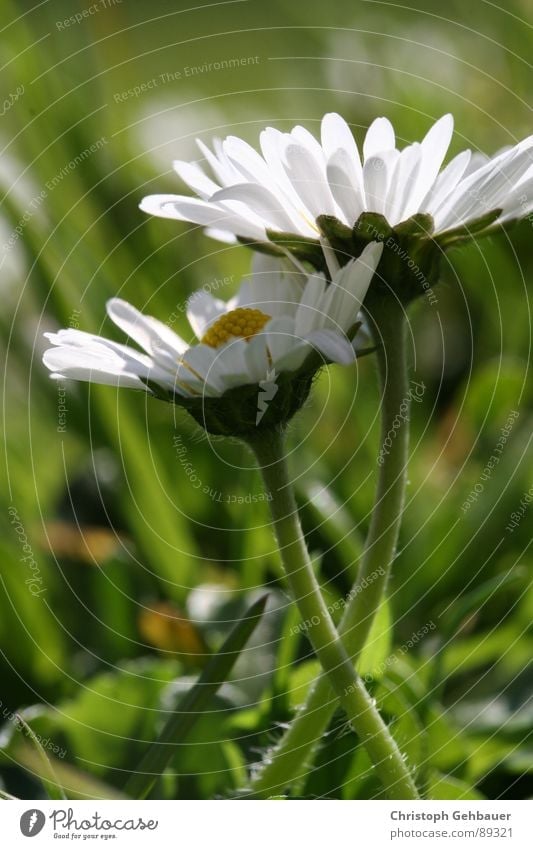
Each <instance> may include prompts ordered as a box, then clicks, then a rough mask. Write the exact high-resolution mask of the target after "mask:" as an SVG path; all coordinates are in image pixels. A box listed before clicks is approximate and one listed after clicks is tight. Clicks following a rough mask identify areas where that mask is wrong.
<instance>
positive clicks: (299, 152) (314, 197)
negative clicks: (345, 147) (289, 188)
mask: <svg viewBox="0 0 533 849" xmlns="http://www.w3.org/2000/svg"><path fill="white" fill-rule="evenodd" d="M285 167H286V171H287V176H288V177H289V179H290V181H291V183H292V185H293V187H294V190H295V191H296V192H297V194H298V196H299V197H300V199H301V201H302V203H303V204H304V206H305V207H306V209H308V210H309V212H310V214H311V216H312V218H313V219H315V218H317V217H318V216H319V215H337V214H338V208H337V207H336V205H335V201H334V200H333V195H332V194H331V190H330V188H329V185H328V183H327V180H326V178H325V176H324V173H323V170H322V169H321V168H320V167H319V165H318V164H317V162H316V160H315V158H314V157H313V156H312V155H311V153H310V152H309V151H308V150H307V149H306V148H305V147H303V146H301V145H296V144H289V145H288V146H287V149H286V151H285Z"/></svg>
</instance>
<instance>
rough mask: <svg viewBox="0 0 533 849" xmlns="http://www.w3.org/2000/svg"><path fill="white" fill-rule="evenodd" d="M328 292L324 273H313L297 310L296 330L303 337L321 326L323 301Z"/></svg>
mask: <svg viewBox="0 0 533 849" xmlns="http://www.w3.org/2000/svg"><path fill="white" fill-rule="evenodd" d="M325 292H326V278H325V277H324V275H323V274H311V275H310V276H309V280H308V281H307V284H306V286H305V289H304V291H303V294H302V297H301V301H300V305H299V307H298V310H297V312H296V319H295V325H294V326H295V332H296V335H297V336H298V337H299V338H303V337H304V336H307V335H308V334H309V333H311V331H312V330H314V329H315V328H317V327H319V326H320V325H321V322H322V320H323V313H322V301H323V299H324V295H325Z"/></svg>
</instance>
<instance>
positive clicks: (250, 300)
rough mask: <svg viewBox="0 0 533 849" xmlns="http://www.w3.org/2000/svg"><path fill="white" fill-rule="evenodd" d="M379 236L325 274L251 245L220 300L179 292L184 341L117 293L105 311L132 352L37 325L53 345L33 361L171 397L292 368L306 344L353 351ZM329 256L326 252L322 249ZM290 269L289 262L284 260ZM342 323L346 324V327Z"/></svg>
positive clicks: (325, 357)
mask: <svg viewBox="0 0 533 849" xmlns="http://www.w3.org/2000/svg"><path fill="white" fill-rule="evenodd" d="M381 251H382V245H380V244H377V243H375V242H374V243H372V244H370V245H368V247H367V248H366V249H365V251H364V252H363V254H362V255H361V257H360V258H359V259H357V260H352V261H351V262H349V263H348V264H347V265H346V266H344V268H342V269H340V268H338V266H335V267H334V268H333V274H332V280H331V282H328V281H327V279H326V277H325V276H324V275H323V274H311V275H307V274H305V273H304V272H303V270H302V269H301V268H300V267H298V268H297V269H296V270H293V271H292V273H287V271H280V262H279V261H278V260H275V259H272V258H270V257H264V256H261V255H257V256H256V257H255V261H254V273H253V274H252V275H251V277H250V279H248V280H245V281H244V282H243V283H242V285H241V287H240V290H239V292H238V294H237V295H236V296H235V297H234V298H232V299H231V300H229V301H223V300H219V299H217V298H214V297H213V296H212V295H210V294H208V293H206V292H205V291H200V292H197V293H196V294H195V295H194V296H192V297H191V298H190V299H189V302H188V309H187V317H188V319H189V323H190V325H191V327H192V329H193V331H194V333H195V335H196V337H197V339H198V342H195V343H194V344H192V345H188V344H187V342H185V341H184V340H183V339H182V338H181V337H180V336H178V335H177V334H176V333H174V331H173V330H171V329H170V328H169V327H168V326H167V325H166V324H163V323H162V322H160V321H158V320H157V319H155V318H151V317H149V316H144V315H142V314H141V313H140V312H139V311H138V310H137V309H135V307H133V306H131V305H130V304H128V303H126V302H125V301H123V300H120V299H118V298H113V299H112V300H110V301H109V302H108V304H107V312H108V315H109V317H110V318H111V320H112V321H113V322H114V323H115V324H116V325H117V326H118V327H120V329H121V330H123V331H124V333H126V334H127V336H128V337H129V339H131V340H133V341H134V342H136V343H137V345H139V347H140V348H141V349H142V352H141V351H140V350H138V349H137V348H133V347H131V346H130V345H122V344H119V343H117V342H113V341H111V340H110V339H106V338H105V337H102V336H95V335H92V334H91V333H85V332H83V331H80V330H74V329H68V330H60V331H59V332H58V333H46V334H45V336H46V337H47V338H48V339H49V340H50V342H51V343H52V345H53V347H51V348H49V349H48V350H46V351H45V353H44V355H43V361H44V364H45V366H46V367H47V368H48V369H50V371H51V372H52V375H51V376H52V377H53V378H55V379H57V380H65V379H68V378H72V379H74V380H82V381H90V382H94V383H103V384H111V385H114V386H125V387H130V388H132V389H141V390H144V391H146V392H153V393H154V394H156V395H163V396H164V397H168V398H169V400H174V401H176V402H177V403H179V402H180V401H179V399H180V398H181V399H194V398H217V397H220V396H222V395H223V394H224V393H225V392H227V391H228V390H231V389H234V388H236V387H239V386H246V385H251V384H258V383H260V382H261V381H265V380H266V379H268V377H269V376H270V378H271V376H272V374H273V373H275V374H276V375H282V374H284V373H293V372H296V371H298V370H299V369H300V368H301V367H305V366H306V362H307V361H308V360H307V358H308V357H310V356H313V352H314V354H315V356H316V354H318V355H319V362H318V363H317V366H315V370H316V367H318V366H319V365H321V364H323V363H324V362H332V363H342V364H348V363H351V362H353V360H354V359H355V349H354V344H353V340H352V338H351V335H353V330H354V326H355V325H356V324H357V321H358V314H359V310H360V308H361V304H362V301H363V298H364V297H365V294H366V291H367V289H368V286H369V284H370V281H371V279H372V276H373V274H374V271H375V269H376V267H377V264H378V262H379V259H380V256H381ZM329 262H330V264H331V263H332V262H334V260H333V258H332V257H329ZM293 269H294V266H293ZM351 331H352V333H351Z"/></svg>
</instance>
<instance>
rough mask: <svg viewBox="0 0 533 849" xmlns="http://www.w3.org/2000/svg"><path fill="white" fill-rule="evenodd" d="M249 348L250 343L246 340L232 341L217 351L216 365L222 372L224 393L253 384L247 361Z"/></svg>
mask: <svg viewBox="0 0 533 849" xmlns="http://www.w3.org/2000/svg"><path fill="white" fill-rule="evenodd" d="M247 348H248V342H247V341H246V340H245V339H232V340H231V341H230V342H229V343H228V344H227V345H224V346H223V347H221V348H217V349H216V351H217V357H216V359H215V360H214V365H216V367H217V369H219V370H220V374H221V377H222V382H223V384H224V392H225V391H226V390H227V389H233V388H234V387H235V386H245V385H246V384H248V383H251V382H252V381H251V379H250V373H249V368H248V362H247V360H246V349H247Z"/></svg>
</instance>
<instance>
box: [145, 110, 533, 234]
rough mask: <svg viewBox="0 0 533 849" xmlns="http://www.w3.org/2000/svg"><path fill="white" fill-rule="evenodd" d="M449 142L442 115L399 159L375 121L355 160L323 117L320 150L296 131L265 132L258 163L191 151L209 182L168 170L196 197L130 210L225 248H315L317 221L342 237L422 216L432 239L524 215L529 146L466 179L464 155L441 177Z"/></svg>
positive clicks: (340, 122) (236, 152)
mask: <svg viewBox="0 0 533 849" xmlns="http://www.w3.org/2000/svg"><path fill="white" fill-rule="evenodd" d="M452 132H453V118H452V116H451V115H445V116H444V117H442V118H441V119H440V120H439V121H437V122H436V123H435V124H434V125H433V126H432V127H431V129H430V130H429V132H428V133H427V135H426V136H425V138H424V139H423V140H422V142H420V143H418V142H416V143H414V144H411V145H408V146H407V147H405V148H404V149H403V150H401V151H400V150H398V148H397V147H396V139H395V133H394V129H393V127H392V124H391V123H390V121H388V120H387V118H377V119H376V120H375V121H374V122H373V124H372V125H371V126H370V127H369V129H368V131H367V133H366V137H365V141H364V144H363V156H362V157H361V156H360V154H359V150H358V147H357V144H356V142H355V139H354V137H353V135H352V132H351V130H350V128H349V126H348V124H347V123H346V121H344V119H343V118H341V117H340V115H337V114H335V113H329V114H327V115H325V116H324V118H323V119H322V132H321V143H319V142H318V141H317V140H316V139H315V138H314V137H313V136H312V135H311V133H309V132H308V131H307V130H305V129H304V128H303V127H295V128H294V129H293V130H292V131H291V132H290V133H282V132H279V131H278V130H275V129H272V128H271V127H269V128H267V129H266V130H264V131H263V132H262V133H261V136H260V146H261V155H260V154H259V153H257V151H256V150H254V149H253V148H252V147H251V146H250V145H248V144H247V143H246V142H244V141H242V140H241V139H239V138H237V137H235V136H228V138H226V139H225V140H224V141H220V140H218V139H217V140H215V143H214V152H212V151H211V150H209V148H208V147H206V146H205V145H204V144H203V143H202V142H201V141H198V144H199V146H200V150H201V152H202V154H203V156H204V158H205V161H206V163H207V165H208V166H210V169H211V171H212V176H208V175H207V174H206V173H205V171H204V170H203V169H202V168H201V167H200V166H199V165H197V164H195V163H188V162H181V161H177V162H175V163H174V167H175V170H176V171H177V173H178V174H179V176H180V177H181V178H182V179H183V180H184V181H185V182H186V183H187V184H188V186H189V187H190V188H191V189H192V190H193V191H194V192H195V193H196V195H197V197H196V198H192V197H187V196H184V195H150V196H149V197H145V198H144V199H143V201H142V202H141V204H140V206H141V209H143V210H144V211H145V212H148V213H150V214H152V215H158V216H160V217H163V218H176V219H178V220H181V221H192V222H194V223H196V224H200V225H202V226H205V227H207V228H208V229H209V231H210V235H213V236H215V237H217V238H221V239H224V240H230V241H232V240H235V238H236V237H240V238H242V239H248V240H254V241H256V240H259V241H265V240H267V238H268V235H267V231H270V232H272V231H275V232H284V233H293V234H298V235H299V236H304V237H308V238H309V237H310V238H317V237H318V236H319V227H318V225H317V221H316V219H317V218H318V217H319V216H321V215H328V216H334V217H335V218H337V219H339V221H341V222H342V223H343V224H345V225H347V226H349V227H352V226H353V225H354V223H355V222H356V221H357V219H358V218H359V216H360V215H361V214H362V213H363V212H374V213H380V214H382V215H384V216H385V218H386V219H387V221H388V223H389V224H390V225H391V226H392V227H394V226H395V225H397V224H399V223H400V222H402V221H406V220H407V219H409V218H410V217H411V216H413V215H415V214H416V213H427V214H429V215H431V216H432V218H433V221H434V227H435V231H436V233H443V232H446V231H448V230H450V229H455V228H457V227H468V225H469V223H471V222H474V221H477V220H478V219H480V218H481V217H484V216H486V215H487V214H488V213H490V212H492V211H496V210H501V212H500V213H499V214H498V217H497V221H498V222H500V223H501V222H504V221H508V220H510V219H514V218H519V217H522V216H524V215H526V214H527V213H528V212H529V211H530V210H531V209H532V207H533V167H532V166H533V154H532V148H533V136H530V137H529V138H527V139H525V140H524V141H522V142H520V143H519V144H517V145H515V146H514V147H511V148H509V149H506V150H504V151H503V152H500V153H498V154H497V155H496V156H494V157H493V158H492V159H488V160H487V161H483V160H481V161H480V158H479V157H477V156H475V159H476V163H475V165H476V167H475V168H474V170H473V171H471V170H469V164H470V161H471V152H470V151H469V150H465V151H463V152H462V153H459V154H458V155H457V156H455V157H454V158H453V159H452V160H451V161H450V162H449V163H448V164H447V165H446V167H445V168H443V169H442V170H441V167H442V164H443V161H444V158H445V156H446V153H447V150H448V147H449V144H450V141H451V137H452Z"/></svg>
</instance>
